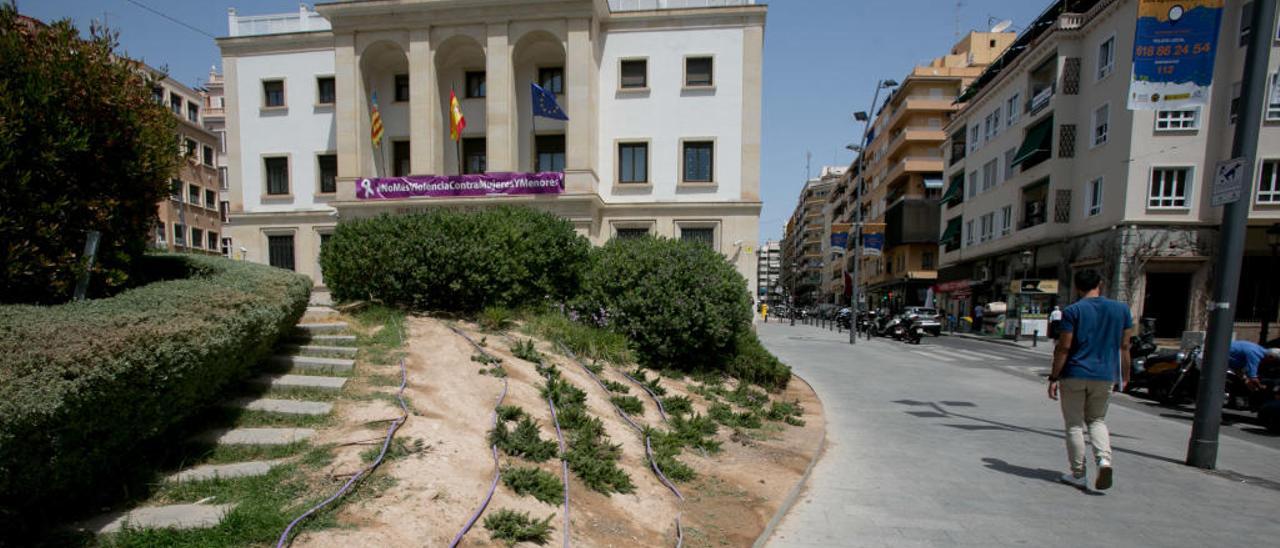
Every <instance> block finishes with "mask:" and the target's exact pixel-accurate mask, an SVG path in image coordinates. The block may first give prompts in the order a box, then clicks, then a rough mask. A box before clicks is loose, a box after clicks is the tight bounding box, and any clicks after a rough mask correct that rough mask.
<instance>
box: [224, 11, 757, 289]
mask: <svg viewBox="0 0 1280 548" xmlns="http://www.w3.org/2000/svg"><path fill="white" fill-rule="evenodd" d="M765 12H766V8H765V7H764V6H763V5H755V2H754V0H607V1H606V0H371V1H362V2H331V3H321V4H318V5H316V7H315V9H314V11H313V10H311V9H310V8H308V7H307V6H306V5H301V6H300V7H299V10H298V11H297V12H295V13H288V14H282V15H254V16H247V15H240V14H237V13H236V12H235V11H234V10H231V11H230V13H229V15H228V26H229V36H227V37H225V38H221V39H219V40H218V44H219V46H220V48H221V50H222V58H223V75H224V81H225V94H226V97H225V107H226V126H227V127H226V130H227V134H226V139H227V165H228V176H227V177H228V189H229V192H228V198H229V204H228V209H229V211H228V222H227V224H226V226H225V228H224V236H225V237H227V238H230V240H231V241H230V242H229V245H230V248H231V250H232V256H233V257H235V258H238V259H244V260H249V261H254V262H261V263H268V264H272V265H275V266H279V267H283V268H291V269H294V270H297V271H298V272H301V273H303V274H307V275H309V276H311V277H312V279H314V280H315V281H316V283H317V285H323V284H324V281H323V279H322V276H321V273H320V269H319V266H318V264H317V258H318V256H319V254H320V247H321V245H322V244H323V243H324V241H325V240H326V238H327V237H328V235H329V234H331V233H332V232H333V230H334V227H335V226H336V225H337V224H338V223H339V222H340V221H341V220H343V219H352V218H359V217H367V216H373V215H379V214H382V213H407V212H412V211H420V210H422V209H424V208H429V207H440V206H446V207H473V206H485V205H491V204H498V203H513V204H526V205H531V206H533V207H537V208H542V209H545V210H549V211H552V212H554V213H556V214H558V215H561V216H563V217H565V218H567V219H569V220H571V221H572V222H573V223H574V225H575V227H576V228H577V230H578V231H579V232H580V233H581V234H583V235H584V236H586V237H587V238H589V239H590V240H591V241H592V242H593V243H596V244H602V243H604V242H605V241H607V240H609V239H610V238H614V237H628V236H635V235H639V234H641V233H650V234H656V235H660V236H666V237H671V238H685V239H693V240H698V241H703V242H706V243H707V244H708V245H710V246H712V247H714V248H715V249H716V250H718V251H719V252H721V253H722V254H724V255H725V256H726V257H728V258H729V260H730V261H731V262H733V263H734V264H736V265H737V267H738V270H739V272H741V273H742V274H743V277H745V278H747V279H748V280H749V282H748V283H749V284H750V288H749V289H750V290H751V291H752V292H753V294H754V292H755V287H754V286H755V276H754V275H753V274H754V269H755V266H756V265H755V258H754V250H753V249H752V247H754V242H756V241H757V238H758V224H759V215H760V206H761V202H760V106H761V105H760V97H761V61H762V59H761V57H762V53H763V40H764V24H765ZM530 82H537V83H539V84H540V85H541V86H542V87H544V88H546V89H547V90H549V91H551V92H554V93H556V98H557V102H558V103H559V104H560V106H561V107H562V108H563V109H564V112H565V113H566V114H567V115H568V118H569V120H568V121H567V122H563V121H558V120H551V119H547V118H537V119H536V120H534V119H533V118H532V116H531V114H532V104H531V94H530V85H529V84H530ZM451 91H453V92H454V93H456V94H457V97H458V99H459V101H460V104H461V109H462V112H463V114H464V115H465V117H466V129H465V131H463V133H462V136H461V139H460V140H459V141H457V142H455V141H454V140H452V139H451V138H450V134H449V125H450V124H449V111H448V108H449V97H450V92H451ZM374 93H376V96H377V105H378V110H379V112H380V115H381V118H382V123H383V125H384V127H385V135H384V137H383V143H382V146H381V147H379V148H375V147H374V146H373V144H372V140H371V138H370V127H371V125H370V124H371V120H370V109H371V96H372V95H373V94H374ZM459 160H461V162H462V164H463V165H462V166H461V167H462V169H461V170H459V165H458V164H459ZM460 171H461V172H463V173H480V172H535V171H563V173H564V191H563V192H562V193H559V194H543V195H519V196H517V195H511V196H480V197H458V198H434V197H433V198H429V197H415V198H405V199H394V200H362V199H359V198H358V197H357V193H356V182H357V181H359V180H361V179H363V178H367V177H375V176H388V177H390V176H402V175H410V174H412V175H456V174H458V173H459V172H460Z"/></svg>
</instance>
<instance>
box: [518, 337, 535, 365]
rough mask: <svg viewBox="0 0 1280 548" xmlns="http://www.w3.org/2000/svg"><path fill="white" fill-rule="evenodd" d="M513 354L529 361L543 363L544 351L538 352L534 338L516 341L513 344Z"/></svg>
mask: <svg viewBox="0 0 1280 548" xmlns="http://www.w3.org/2000/svg"><path fill="white" fill-rule="evenodd" d="M511 355H512V356H515V357H517V358H520V359H522V360H524V361H527V362H529V363H533V364H538V365H542V353H541V352H538V347H537V346H536V345H534V344H533V339H523V340H516V343H515V344H513V345H511Z"/></svg>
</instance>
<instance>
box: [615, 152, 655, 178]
mask: <svg viewBox="0 0 1280 548" xmlns="http://www.w3.org/2000/svg"><path fill="white" fill-rule="evenodd" d="M618 182H619V183H647V182H649V143H618Z"/></svg>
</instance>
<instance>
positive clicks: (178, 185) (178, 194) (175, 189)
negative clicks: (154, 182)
mask: <svg viewBox="0 0 1280 548" xmlns="http://www.w3.org/2000/svg"><path fill="white" fill-rule="evenodd" d="M169 197H170V198H173V199H175V200H178V201H182V181H181V180H179V179H173V180H171V181H169Z"/></svg>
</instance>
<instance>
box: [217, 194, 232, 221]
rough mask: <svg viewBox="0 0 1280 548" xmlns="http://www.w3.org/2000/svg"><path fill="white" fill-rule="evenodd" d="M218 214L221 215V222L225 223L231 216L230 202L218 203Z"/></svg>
mask: <svg viewBox="0 0 1280 548" xmlns="http://www.w3.org/2000/svg"><path fill="white" fill-rule="evenodd" d="M218 212H219V213H221V214H222V216H221V219H222V222H224V223H225V222H227V221H228V220H229V218H230V215H231V202H228V201H226V200H223V201H221V202H218Z"/></svg>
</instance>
